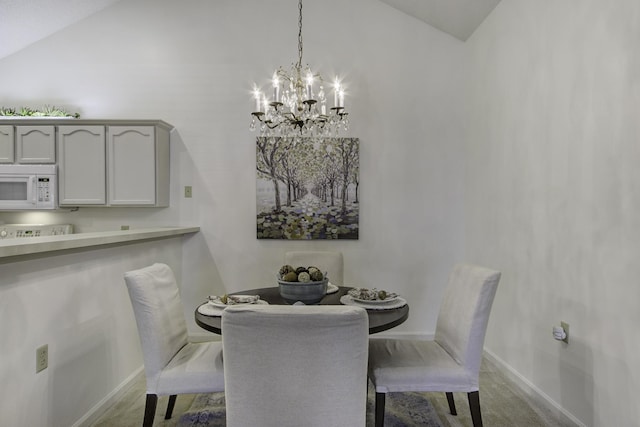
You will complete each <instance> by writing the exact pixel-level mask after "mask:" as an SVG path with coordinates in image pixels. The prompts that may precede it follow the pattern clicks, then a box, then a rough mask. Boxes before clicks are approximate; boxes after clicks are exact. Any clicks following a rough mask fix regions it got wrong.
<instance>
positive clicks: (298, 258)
mask: <svg viewBox="0 0 640 427" xmlns="http://www.w3.org/2000/svg"><path fill="white" fill-rule="evenodd" d="M284 263H285V264H289V265H292V266H293V267H300V266H302V267H309V266H312V265H313V266H314V267H318V268H319V269H320V270H321V271H322V272H323V273H327V276H329V282H331V283H332V284H334V285H336V286H342V285H343V284H344V280H343V276H344V260H343V257H342V252H333V251H291V252H286V253H285V254H284Z"/></svg>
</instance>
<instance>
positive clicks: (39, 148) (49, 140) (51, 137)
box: [16, 126, 56, 163]
mask: <svg viewBox="0 0 640 427" xmlns="http://www.w3.org/2000/svg"><path fill="white" fill-rule="evenodd" d="M16 147H17V152H18V163H55V162H56V133H55V126H17V127H16Z"/></svg>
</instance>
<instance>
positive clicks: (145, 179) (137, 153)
mask: <svg viewBox="0 0 640 427" xmlns="http://www.w3.org/2000/svg"><path fill="white" fill-rule="evenodd" d="M107 188H108V192H107V204H108V205H110V206H169V130H168V129H166V128H164V127H160V126H109V127H108V128H107Z"/></svg>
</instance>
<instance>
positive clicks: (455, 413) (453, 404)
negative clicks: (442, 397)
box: [445, 391, 458, 415]
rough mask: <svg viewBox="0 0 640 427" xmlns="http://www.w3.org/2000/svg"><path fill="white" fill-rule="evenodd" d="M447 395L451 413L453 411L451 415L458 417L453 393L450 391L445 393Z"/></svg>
mask: <svg viewBox="0 0 640 427" xmlns="http://www.w3.org/2000/svg"><path fill="white" fill-rule="evenodd" d="M445 394H446V395H447V402H448V403H449V411H451V415H458V412H457V411H456V402H454V401H453V393H451V392H450V391H448V392H446V393H445Z"/></svg>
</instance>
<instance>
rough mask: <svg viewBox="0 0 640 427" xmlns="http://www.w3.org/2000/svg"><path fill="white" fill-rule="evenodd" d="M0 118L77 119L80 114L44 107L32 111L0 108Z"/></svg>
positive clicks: (27, 108)
mask: <svg viewBox="0 0 640 427" xmlns="http://www.w3.org/2000/svg"><path fill="white" fill-rule="evenodd" d="M0 116H2V117H73V118H76V119H77V118H79V117H80V113H69V112H68V111H66V110H65V109H63V108H58V107H53V106H49V105H45V106H44V108H41V109H34V108H30V107H22V108H20V109H15V108H11V107H0Z"/></svg>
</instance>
